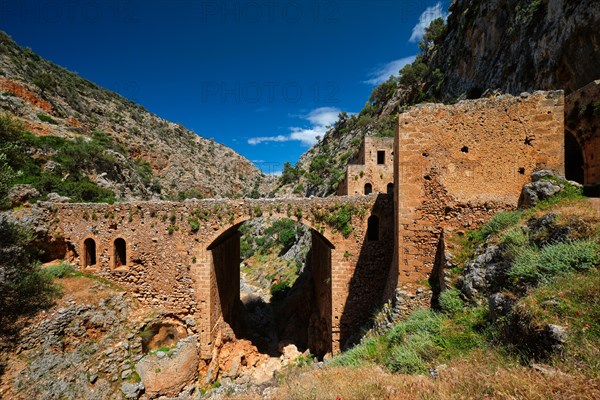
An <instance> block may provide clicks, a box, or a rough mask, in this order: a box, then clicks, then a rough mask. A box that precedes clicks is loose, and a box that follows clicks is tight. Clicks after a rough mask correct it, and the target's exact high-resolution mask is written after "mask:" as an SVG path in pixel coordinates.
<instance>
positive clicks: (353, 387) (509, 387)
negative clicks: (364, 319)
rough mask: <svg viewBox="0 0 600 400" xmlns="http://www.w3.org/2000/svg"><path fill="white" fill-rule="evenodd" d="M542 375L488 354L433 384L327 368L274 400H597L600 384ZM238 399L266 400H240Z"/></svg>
mask: <svg viewBox="0 0 600 400" xmlns="http://www.w3.org/2000/svg"><path fill="white" fill-rule="evenodd" d="M548 371H549V372H544V373H542V372H539V371H537V370H535V369H533V368H529V367H526V366H521V365H518V364H516V363H511V362H508V363H507V360H506V359H504V358H503V357H501V356H499V355H497V354H494V353H490V352H489V351H477V352H474V353H472V354H471V355H470V356H469V357H468V358H463V359H457V360H454V361H453V362H452V363H450V364H449V365H448V367H447V368H445V369H443V370H441V371H439V377H438V378H437V379H432V378H431V377H429V376H424V375H401V374H391V373H389V372H386V371H384V370H383V369H381V368H379V367H376V366H369V367H359V368H349V367H337V368H324V369H320V370H314V371H310V372H307V373H304V374H301V375H298V376H296V377H291V378H290V379H288V380H287V381H286V382H284V383H283V384H281V386H280V387H279V388H278V389H277V390H276V391H275V393H274V394H273V396H272V397H271V398H272V399H275V400H283V399H285V400H290V399H298V400H299V399H303V400H304V399H307V400H308V399H314V400H320V399H323V400H334V399H338V398H339V399H342V400H359V399H365V400H367V399H378V400H379V399H442V400H443V399H598V398H600V380H599V379H590V378H588V377H586V376H584V375H569V374H564V373H562V372H560V371H558V370H552V369H551V368H550V367H548ZM235 398H236V399H253V398H261V397H260V396H256V397H252V396H248V395H247V396H246V397H235Z"/></svg>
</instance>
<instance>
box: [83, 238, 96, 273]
mask: <svg viewBox="0 0 600 400" xmlns="http://www.w3.org/2000/svg"><path fill="white" fill-rule="evenodd" d="M95 265H96V242H95V241H94V239H92V238H87V239H85V240H84V241H83V266H84V267H85V268H89V267H93V266H95Z"/></svg>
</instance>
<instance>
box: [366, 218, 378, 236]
mask: <svg viewBox="0 0 600 400" xmlns="http://www.w3.org/2000/svg"><path fill="white" fill-rule="evenodd" d="M367 240H368V241H369V242H373V241H377V240H379V218H378V217H377V216H375V215H371V216H370V217H369V219H368V221H367Z"/></svg>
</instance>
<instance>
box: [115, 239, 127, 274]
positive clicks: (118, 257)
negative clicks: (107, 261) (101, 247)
mask: <svg viewBox="0 0 600 400" xmlns="http://www.w3.org/2000/svg"><path fill="white" fill-rule="evenodd" d="M114 260H115V265H114V267H115V268H119V267H124V266H126V265H127V245H126V243H125V239H122V238H118V239H115V254H114Z"/></svg>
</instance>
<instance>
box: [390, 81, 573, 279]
mask: <svg viewBox="0 0 600 400" xmlns="http://www.w3.org/2000/svg"><path fill="white" fill-rule="evenodd" d="M394 152H395V156H396V157H395V171H394V176H395V182H396V183H395V185H396V187H397V188H398V190H396V192H395V202H394V203H395V204H394V207H395V218H396V220H395V223H394V226H395V243H396V244H395V251H396V253H395V256H394V260H395V263H396V267H397V273H398V275H399V285H403V284H405V285H416V284H417V283H418V282H422V281H423V280H426V279H427V278H428V277H429V274H430V273H431V270H432V267H433V265H434V262H435V261H436V249H437V248H438V243H439V242H440V241H441V240H443V236H442V233H443V232H444V231H448V232H450V231H464V230H466V229H469V228H475V227H478V226H480V225H481V224H483V223H484V222H485V221H487V220H488V219H489V218H490V217H491V216H492V215H494V214H495V213H497V212H498V211H501V210H505V209H514V208H516V207H517V203H518V199H519V195H520V193H521V188H522V186H523V185H524V184H525V183H527V182H529V180H530V176H531V173H532V172H534V171H537V170H541V169H550V170H553V171H556V172H559V173H561V174H564V96H563V92H562V91H554V92H535V93H533V94H523V95H521V96H519V97H513V96H509V95H503V96H499V97H497V98H493V99H478V100H467V101H462V102H459V103H457V104H455V105H443V104H423V105H418V106H416V107H413V108H411V109H410V110H408V111H407V112H405V113H403V114H400V116H399V118H398V134H397V135H396V142H395V144H394ZM442 254H443V252H442ZM441 258H443V257H441ZM438 261H439V262H443V260H442V259H440V260H438Z"/></svg>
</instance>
